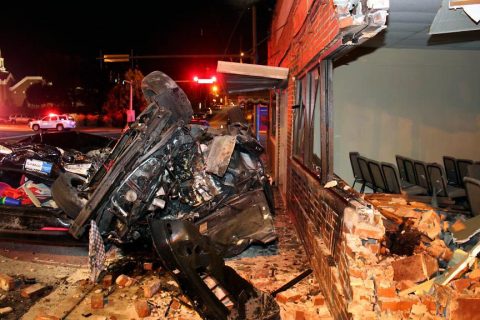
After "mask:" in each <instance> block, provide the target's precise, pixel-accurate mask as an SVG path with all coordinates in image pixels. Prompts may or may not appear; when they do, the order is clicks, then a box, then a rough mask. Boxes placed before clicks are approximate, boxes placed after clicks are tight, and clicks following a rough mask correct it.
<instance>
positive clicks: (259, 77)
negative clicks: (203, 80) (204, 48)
mask: <svg viewBox="0 0 480 320" xmlns="http://www.w3.org/2000/svg"><path fill="white" fill-rule="evenodd" d="M217 73H219V74H222V78H223V82H224V83H225V86H226V89H227V91H228V93H234V92H249V91H261V90H268V89H275V88H282V87H284V86H286V84H287V79H288V68H281V67H271V66H262V65H258V64H248V63H238V62H228V61H218V64H217Z"/></svg>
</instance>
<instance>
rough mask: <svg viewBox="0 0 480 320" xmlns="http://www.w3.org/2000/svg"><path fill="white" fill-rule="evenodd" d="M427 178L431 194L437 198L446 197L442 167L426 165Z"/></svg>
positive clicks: (434, 164) (436, 164)
mask: <svg viewBox="0 0 480 320" xmlns="http://www.w3.org/2000/svg"><path fill="white" fill-rule="evenodd" d="M427 171H428V176H429V178H430V183H431V185H432V192H433V193H435V194H436V195H437V196H439V197H447V196H448V194H447V184H446V182H445V177H444V175H443V170H442V166H441V165H439V164H438V163H431V164H429V165H427Z"/></svg>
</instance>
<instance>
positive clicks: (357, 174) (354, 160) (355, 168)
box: [348, 151, 363, 180]
mask: <svg viewBox="0 0 480 320" xmlns="http://www.w3.org/2000/svg"><path fill="white" fill-rule="evenodd" d="M348 156H349V157H350V164H351V165H352V172H353V177H354V178H355V180H363V175H362V171H361V170H360V166H359V165H358V157H359V156H360V154H359V153H358V152H355V151H352V152H350V153H349V154H348Z"/></svg>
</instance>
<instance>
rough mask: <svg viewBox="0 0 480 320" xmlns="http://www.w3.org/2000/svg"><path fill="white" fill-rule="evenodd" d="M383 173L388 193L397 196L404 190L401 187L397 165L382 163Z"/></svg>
mask: <svg viewBox="0 0 480 320" xmlns="http://www.w3.org/2000/svg"><path fill="white" fill-rule="evenodd" d="M382 171H383V176H384V177H385V184H386V187H387V192H389V193H397V194H398V193H401V192H402V189H401V187H400V178H399V175H398V171H397V168H395V165H393V164H391V163H388V162H382Z"/></svg>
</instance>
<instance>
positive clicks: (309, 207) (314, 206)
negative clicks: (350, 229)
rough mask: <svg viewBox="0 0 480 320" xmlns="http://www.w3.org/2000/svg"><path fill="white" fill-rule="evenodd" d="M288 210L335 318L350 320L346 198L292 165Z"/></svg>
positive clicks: (298, 166)
mask: <svg viewBox="0 0 480 320" xmlns="http://www.w3.org/2000/svg"><path fill="white" fill-rule="evenodd" d="M291 172H292V174H291V180H290V181H291V188H292V190H295V191H294V192H291V193H290V197H288V198H287V199H288V205H289V210H290V213H291V215H292V219H293V221H294V224H295V227H296V229H297V232H298V234H299V237H300V239H301V240H302V243H303V246H304V247H305V250H306V252H307V255H308V256H309V257H310V264H311V266H312V269H313V270H314V272H315V276H316V278H317V279H318V281H319V283H320V287H321V289H322V292H323V294H324V296H325V299H326V301H327V304H328V306H329V308H330V312H331V313H332V315H333V316H334V318H335V319H350V315H349V314H348V311H347V310H348V302H349V301H350V300H351V298H352V289H351V287H350V277H349V268H348V261H347V259H348V258H347V255H346V250H345V238H344V233H343V212H344V210H345V208H346V207H347V206H348V203H347V201H346V200H345V198H344V197H343V196H342V195H340V194H337V193H336V192H334V191H331V190H328V189H324V188H322V187H321V185H320V183H319V182H318V181H317V180H316V179H315V178H313V177H311V176H310V174H309V173H308V172H306V171H305V170H304V169H303V168H302V167H301V166H300V165H299V164H297V163H295V162H293V163H292V170H291Z"/></svg>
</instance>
